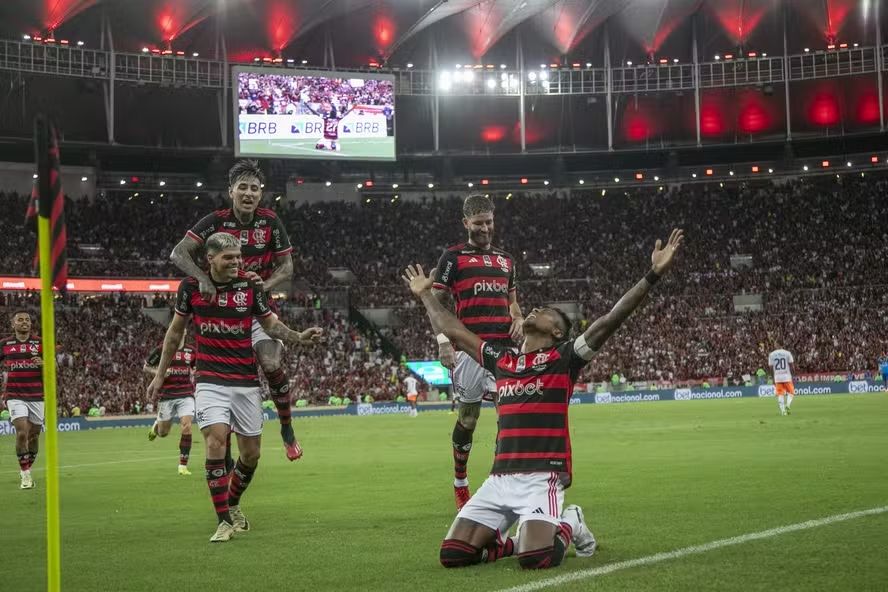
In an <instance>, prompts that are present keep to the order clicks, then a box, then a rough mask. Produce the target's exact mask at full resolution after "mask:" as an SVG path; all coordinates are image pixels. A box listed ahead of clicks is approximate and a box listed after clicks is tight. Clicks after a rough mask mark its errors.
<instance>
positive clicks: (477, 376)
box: [452, 351, 496, 403]
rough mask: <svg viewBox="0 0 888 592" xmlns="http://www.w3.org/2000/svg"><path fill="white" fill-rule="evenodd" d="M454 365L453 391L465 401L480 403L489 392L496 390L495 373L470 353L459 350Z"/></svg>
mask: <svg viewBox="0 0 888 592" xmlns="http://www.w3.org/2000/svg"><path fill="white" fill-rule="evenodd" d="M454 362H455V363H454V366H453V373H452V379H453V392H454V393H455V394H456V398H457V399H458V400H459V401H461V402H463V403H480V402H481V398H482V397H483V396H484V395H486V394H487V393H495V392H496V380H495V379H494V378H493V374H491V373H490V372H488V371H487V370H485V369H484V368H482V367H481V365H480V364H479V363H478V362H476V361H475V360H474V359H472V356H470V355H469V354H467V353H465V352H462V351H458V352H456V357H455V360H454Z"/></svg>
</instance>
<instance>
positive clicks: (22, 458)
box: [16, 452, 31, 472]
mask: <svg viewBox="0 0 888 592" xmlns="http://www.w3.org/2000/svg"><path fill="white" fill-rule="evenodd" d="M16 456H17V457H18V461H19V469H21V470H22V472H24V471H30V470H31V453H30V452H16Z"/></svg>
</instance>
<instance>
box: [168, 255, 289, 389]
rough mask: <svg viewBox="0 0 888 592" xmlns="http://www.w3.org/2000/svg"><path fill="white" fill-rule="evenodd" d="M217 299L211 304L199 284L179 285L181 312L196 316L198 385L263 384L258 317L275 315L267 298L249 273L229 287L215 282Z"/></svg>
mask: <svg viewBox="0 0 888 592" xmlns="http://www.w3.org/2000/svg"><path fill="white" fill-rule="evenodd" d="M214 284H215V286H216V298H215V299H214V300H213V302H211V303H210V302H207V301H206V300H204V297H203V296H201V294H200V287H199V283H198V281H197V280H196V279H195V278H193V277H189V278H186V279H184V280H183V281H182V283H181V284H179V292H178V294H177V295H176V309H175V310H176V314H180V315H193V319H192V320H193V321H194V327H195V341H196V342H197V355H196V356H195V357H196V360H197V364H196V368H197V371H196V372H195V382H197V383H198V384H199V383H202V382H203V383H208V384H218V385H223V386H259V374H258V371H257V367H256V356H255V354H254V353H253V340H252V336H253V329H252V324H253V317H257V318H262V317H266V316H268V315H270V314H272V313H271V308H269V306H268V295H267V294H266V293H265V292H263V291H262V289H261V288H259V286H258V285H257V284H256V282H255V281H253V280H251V279H249V278H248V277H247V275H246V273H245V272H243V271H239V272H238V275H237V278H236V279H234V280H231V281H230V282H228V283H227V284H219V283H215V282H214Z"/></svg>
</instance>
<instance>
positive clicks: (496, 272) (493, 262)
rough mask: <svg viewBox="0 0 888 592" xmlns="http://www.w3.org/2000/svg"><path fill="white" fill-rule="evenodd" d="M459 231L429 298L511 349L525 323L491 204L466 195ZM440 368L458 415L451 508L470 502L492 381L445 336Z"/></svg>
mask: <svg viewBox="0 0 888 592" xmlns="http://www.w3.org/2000/svg"><path fill="white" fill-rule="evenodd" d="M463 226H464V227H465V229H466V231H467V233H468V241H467V242H465V243H460V244H457V245H454V246H452V247H448V248H447V249H445V250H444V254H443V255H441V258H440V259H439V261H438V277H437V278H436V279H435V283H434V285H433V287H432V293H433V294H434V296H435V297H436V298H437V299H438V300H439V302H441V304H442V305H445V304H446V303H447V301H448V300H449V297H448V294H450V295H452V296H453V300H454V307H455V311H456V317H457V318H458V319H459V320H460V321H462V322H463V323H464V324H465V325H466V326H467V327H468V328H469V330H470V331H472V332H474V333H475V334H477V335H478V336H479V337H481V338H482V339H484V340H486V341H487V342H489V343H492V344H494V345H498V346H504V347H506V346H511V345H514V342H515V341H517V340H519V339H520V338H521V336H522V334H521V326H522V323H523V322H524V318H523V315H522V314H521V307H520V306H518V301H517V285H516V275H515V260H514V259H513V258H512V256H511V255H509V254H508V253H507V252H505V251H503V250H501V249H498V248H496V247H494V246H493V245H492V240H493V202H492V201H491V200H490V198H488V197H485V196H483V195H470V196H468V197H467V198H466V199H465V201H464V202H463ZM436 339H437V341H438V355H439V359H440V361H441V363H442V364H443V365H444V366H446V367H447V368H450V369H451V370H452V382H453V390H454V396H455V398H456V399H457V400H458V415H457V418H456V425H455V426H454V427H453V435H452V438H451V440H452V444H453V469H454V480H453V490H454V496H455V498H456V508H457V510H459V509H460V508H462V507H463V506H464V505H465V504H466V502H467V501H469V498H470V497H471V493H470V491H469V480H468V473H467V464H468V462H469V454H470V453H471V451H472V440H473V435H474V433H475V426H476V425H477V423H478V417H479V415H480V414H481V399H482V398H483V397H484V396H487V395H492V394H493V393H494V391H495V388H496V385H495V384H494V381H493V376H492V375H491V374H490V372H488V371H487V370H485V369H484V368H482V367H481V366H480V365H478V363H477V362H476V361H475V360H474V359H473V358H472V356H471V355H469V354H466V353H465V352H462V351H457V352H454V349H453V345H452V344H451V343H450V340H449V339H448V338H447V335H445V334H443V333H442V332H440V331H436Z"/></svg>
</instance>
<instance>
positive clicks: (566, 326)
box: [552, 306, 573, 340]
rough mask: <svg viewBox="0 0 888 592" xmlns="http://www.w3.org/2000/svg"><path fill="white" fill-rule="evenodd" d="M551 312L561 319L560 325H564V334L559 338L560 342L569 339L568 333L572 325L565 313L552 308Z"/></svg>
mask: <svg viewBox="0 0 888 592" xmlns="http://www.w3.org/2000/svg"><path fill="white" fill-rule="evenodd" d="M552 310H554V311H555V313H556V314H557V315H558V316H559V317H560V318H561V323H562V324H563V325H564V327H562V331H563V332H564V336H563V337H562V338H561V339H562V340H565V339H570V332H571V329H573V323H572V322H571V321H570V317H569V316H567V313H566V312H564V311H563V310H561V309H560V308H556V307H554V306H553V307H552Z"/></svg>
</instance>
